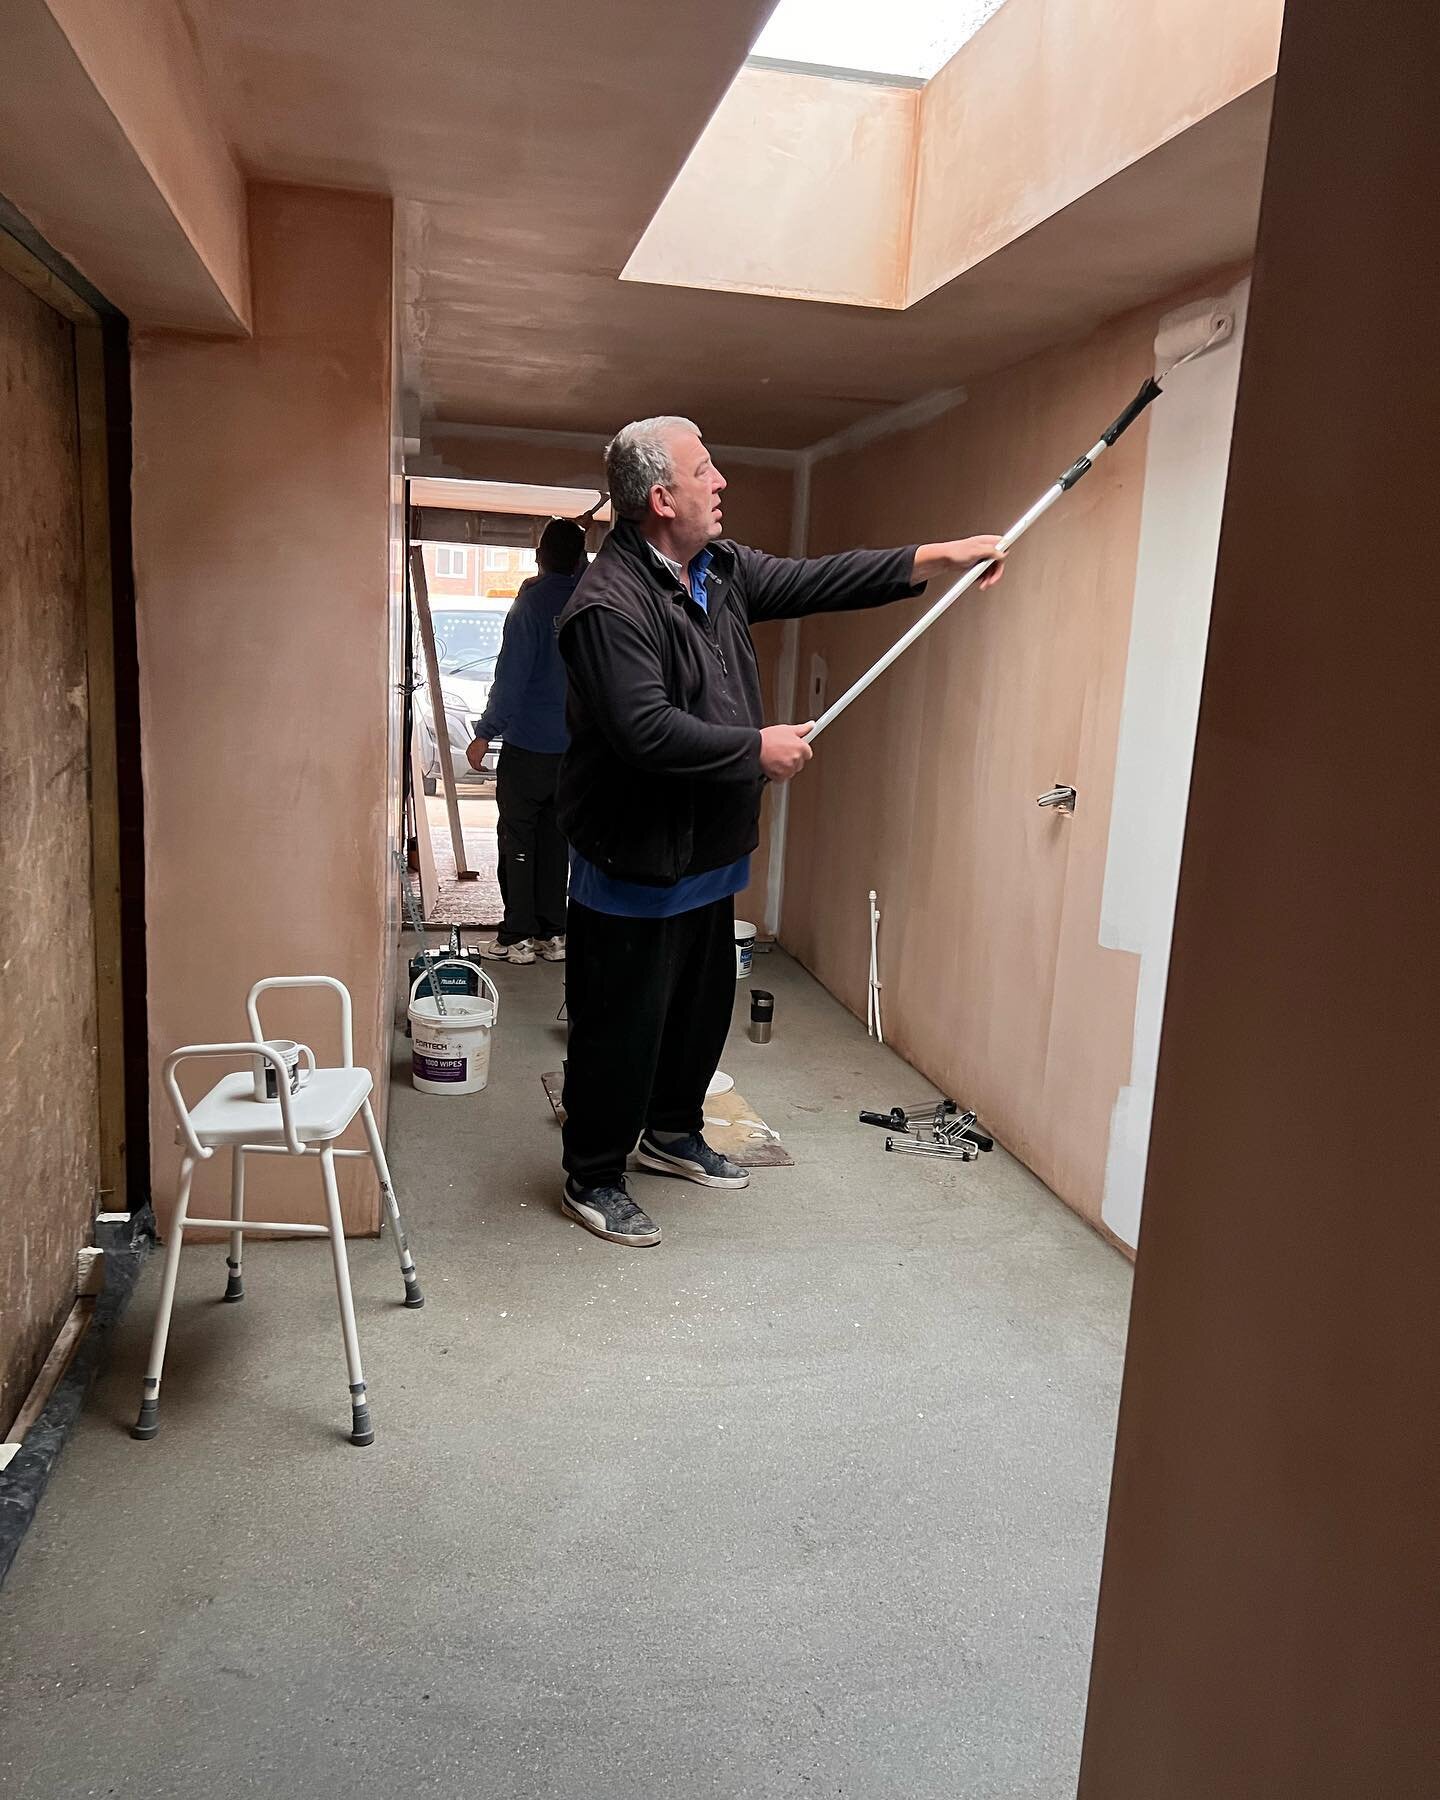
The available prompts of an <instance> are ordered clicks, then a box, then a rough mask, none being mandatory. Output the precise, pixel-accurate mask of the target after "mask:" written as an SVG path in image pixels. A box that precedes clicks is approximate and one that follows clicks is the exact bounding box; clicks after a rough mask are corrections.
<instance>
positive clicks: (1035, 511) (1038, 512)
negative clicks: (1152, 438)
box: [806, 439, 1108, 744]
mask: <svg viewBox="0 0 1440 1800" xmlns="http://www.w3.org/2000/svg"><path fill="white" fill-rule="evenodd" d="M1107 448H1108V446H1107V445H1106V443H1105V442H1104V440H1103V439H1102V440H1101V441H1100V442H1099V443H1098V444H1097V445H1096V446H1095V448H1094V449H1093V450H1091V451H1090V453H1089V456H1090V461H1091V462H1094V460H1095V458H1096V457H1097V456H1101V455H1103V454H1104V452H1105V450H1106V449H1107ZM1064 492H1065V489H1064V487H1063V486H1062V485H1061V483H1060V482H1058V481H1057V482H1056V483H1055V484H1054V486H1053V487H1051V488H1048V489H1047V490H1046V491H1045V492H1044V493H1043V494H1042V495H1041V496H1040V498H1039V499H1038V500H1037V501H1036V502H1035V504H1034V505H1033V506H1032V507H1031V508H1030V510H1029V512H1027V513H1026V514H1025V516H1024V518H1023V519H1017V520H1016V521H1015V523H1014V524H1013V525H1012V526H1011V527H1010V529H1009V530H1008V531H1007V532H1006V533H1005V535H1004V537H1002V538H1001V540H1000V548H1001V549H1002V550H1008V549H1009V548H1010V546H1011V545H1012V544H1013V543H1015V541H1016V540H1017V539H1018V538H1021V537H1023V536H1024V535H1025V533H1026V532H1027V531H1028V530H1029V529H1030V527H1031V526H1032V525H1033V524H1034V523H1035V521H1036V520H1037V519H1038V518H1040V517H1041V516H1042V514H1044V513H1047V512H1049V510H1050V508H1051V507H1052V506H1053V505H1054V504H1055V502H1056V501H1057V500H1058V499H1059V498H1060V496H1061V495H1062V494H1063V493H1064ZM994 566H995V564H994V562H993V561H992V560H987V561H985V562H982V563H976V564H975V566H974V568H972V569H967V570H966V571H965V573H964V574H963V575H962V576H961V577H960V579H959V580H958V581H957V582H956V583H955V584H954V586H953V587H949V588H947V589H946V590H945V592H944V593H943V594H942V595H941V596H940V598H939V599H938V600H937V601H936V602H935V604H934V605H933V606H932V607H931V608H930V609H929V611H928V612H925V613H922V614H921V615H920V617H919V618H918V619H917V620H916V621H915V623H914V624H913V625H912V626H911V627H910V629H909V630H908V631H907V632H906V633H905V635H904V636H903V637H902V638H899V639H898V640H897V641H896V642H895V643H893V644H892V645H891V646H890V648H889V649H888V650H887V651H886V652H885V654H884V655H883V656H882V657H881V658H880V660H879V662H877V663H876V664H875V666H874V667H873V668H871V669H868V670H867V671H866V672H865V674H863V675H862V676H861V677H860V679H859V680H858V681H857V682H855V683H854V684H853V686H851V687H848V688H846V690H845V692H844V693H843V694H842V695H841V696H840V698H839V699H838V700H837V701H836V702H835V703H834V705H833V706H827V707H826V709H825V711H824V712H823V713H821V715H820V717H819V718H818V719H817V720H816V721H815V729H814V730H813V731H812V732H811V733H810V735H809V737H808V738H807V739H806V742H807V743H810V744H813V743H814V742H815V740H816V738H817V737H819V735H820V733H821V732H822V731H823V730H824V729H825V727H826V726H827V725H830V724H832V723H833V722H834V721H835V720H836V719H838V718H839V717H840V715H841V713H842V712H844V710H845V708H846V707H847V706H848V705H849V704H850V702H851V701H852V700H858V699H859V698H860V696H861V695H862V694H863V693H864V692H865V690H866V688H868V687H869V686H870V684H871V682H872V681H876V680H878V679H879V677H880V676H881V675H883V674H884V673H885V671H886V670H887V669H888V668H889V667H890V665H891V663H893V662H894V661H895V659H896V658H897V657H898V656H903V655H904V653H905V651H907V650H908V649H909V648H910V646H911V645H912V644H913V643H914V642H915V640H916V638H918V637H923V636H924V635H925V633H926V632H927V631H928V630H929V629H930V627H931V626H932V625H933V624H934V623H935V621H936V620H937V619H938V618H939V617H940V616H941V615H942V614H943V613H946V612H948V611H949V610H950V608H951V607H952V606H953V605H954V604H955V602H956V601H957V600H958V599H959V598H960V596H961V595H962V594H963V593H964V592H965V591H966V589H967V588H971V587H973V586H974V585H975V583H976V582H977V581H979V579H980V577H981V576H982V575H983V574H984V573H985V571H986V570H987V569H993V568H994Z"/></svg>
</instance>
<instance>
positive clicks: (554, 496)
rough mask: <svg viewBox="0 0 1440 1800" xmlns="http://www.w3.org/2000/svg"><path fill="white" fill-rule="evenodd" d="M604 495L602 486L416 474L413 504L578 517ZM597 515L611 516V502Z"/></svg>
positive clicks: (412, 483) (603, 519)
mask: <svg viewBox="0 0 1440 1800" xmlns="http://www.w3.org/2000/svg"><path fill="white" fill-rule="evenodd" d="M599 498H600V490H599V488H572V487H545V486H542V485H540V484H538V483H531V482H520V481H465V480H461V479H460V478H459V477H457V476H448V475H412V476H411V478H410V503H411V505H412V506H439V507H444V508H446V509H447V510H448V511H451V512H493V513H524V514H527V515H528V516H529V517H531V518H539V517H542V516H544V515H548V516H549V517H551V518H555V519H574V518H578V517H579V516H580V514H581V513H583V512H588V511H589V510H590V508H591V507H592V506H594V504H595V502H596V501H597V500H598V499H599ZM595 517H596V518H597V519H598V520H600V521H601V522H602V523H606V522H608V520H609V518H610V506H609V503H608V502H607V503H606V504H605V505H604V506H602V507H601V508H600V510H599V511H598V512H597V513H596V515H595Z"/></svg>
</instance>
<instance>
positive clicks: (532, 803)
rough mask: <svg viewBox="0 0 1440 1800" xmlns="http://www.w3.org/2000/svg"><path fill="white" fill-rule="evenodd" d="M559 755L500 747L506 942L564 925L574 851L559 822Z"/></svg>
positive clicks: (555, 931) (552, 932) (555, 932)
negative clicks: (567, 841) (568, 843)
mask: <svg viewBox="0 0 1440 1800" xmlns="http://www.w3.org/2000/svg"><path fill="white" fill-rule="evenodd" d="M559 772H560V758H559V757H558V756H547V755H546V754H545V753H544V752H543V751H540V750H522V749H521V748H520V746H519V745H518V744H502V745H501V746H500V767H499V771H498V773H497V775H496V778H495V803H496V806H497V807H498V808H499V812H500V832H499V837H500V898H501V899H502V900H503V901H504V902H505V923H504V924H503V925H502V926H501V927H500V932H499V939H500V942H501V943H502V944H518V943H519V942H520V940H521V938H550V937H559V936H560V935H561V934H562V933H563V931H564V930H565V889H566V885H567V881H568V878H569V872H570V853H569V850H568V849H567V847H566V844H565V839H564V838H563V837H562V836H561V833H560V827H559V826H558V825H557V824H556V822H555V780H556V777H557V776H558V774H559Z"/></svg>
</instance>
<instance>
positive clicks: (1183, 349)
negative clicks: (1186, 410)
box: [1155, 300, 1235, 380]
mask: <svg viewBox="0 0 1440 1800" xmlns="http://www.w3.org/2000/svg"><path fill="white" fill-rule="evenodd" d="M1234 331H1235V314H1234V313H1233V312H1232V311H1231V310H1230V309H1229V308H1228V307H1225V306H1220V305H1218V304H1217V303H1216V302H1215V301H1214V300H1202V301H1200V302H1199V303H1198V304H1197V305H1195V306H1187V307H1185V308H1184V309H1183V311H1181V312H1177V313H1172V314H1171V315H1170V319H1169V322H1168V323H1167V324H1165V325H1163V326H1162V327H1161V328H1160V330H1159V332H1158V333H1157V334H1156V337H1155V367H1156V370H1157V372H1158V374H1157V379H1160V380H1163V379H1164V377H1165V376H1166V375H1168V374H1170V372H1171V371H1172V370H1173V369H1178V368H1179V367H1180V365H1181V363H1187V362H1189V361H1191V359H1192V358H1193V357H1196V356H1203V355H1204V354H1205V352H1206V351H1207V350H1213V349H1214V348H1215V346H1216V345H1217V344H1223V343H1224V342H1225V340H1226V339H1227V338H1228V337H1231V336H1233V334H1234Z"/></svg>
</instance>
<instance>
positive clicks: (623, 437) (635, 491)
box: [605, 413, 700, 519]
mask: <svg viewBox="0 0 1440 1800" xmlns="http://www.w3.org/2000/svg"><path fill="white" fill-rule="evenodd" d="M672 431H693V432H694V433H695V435H696V437H699V435H700V427H699V426H698V425H697V424H696V423H695V421H694V420H693V419H681V418H677V417H676V416H675V415H674V414H673V413H661V414H660V415H659V417H658V418H654V419H636V420H635V422H634V423H633V424H631V425H625V426H622V427H621V429H620V430H619V431H617V432H616V433H615V435H614V437H613V438H611V440H610V442H609V443H608V444H607V445H606V446H605V480H606V483H607V485H608V486H609V489H610V504H611V505H612V506H613V507H614V508H615V516H616V517H617V518H620V519H643V518H644V517H645V512H646V509H647V507H648V506H649V504H650V490H651V488H653V487H656V486H659V487H668V486H669V484H670V483H671V482H672V481H673V480H674V479H675V465H674V464H673V463H672V462H671V460H670V452H669V451H668V450H667V449H666V447H665V438H666V435H667V433H669V432H672Z"/></svg>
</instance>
